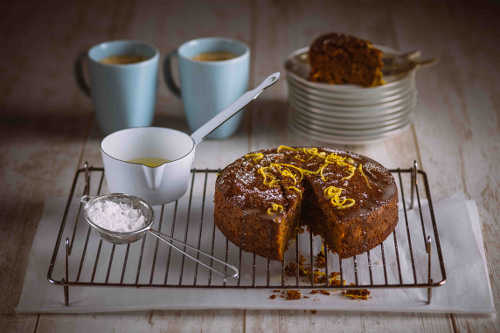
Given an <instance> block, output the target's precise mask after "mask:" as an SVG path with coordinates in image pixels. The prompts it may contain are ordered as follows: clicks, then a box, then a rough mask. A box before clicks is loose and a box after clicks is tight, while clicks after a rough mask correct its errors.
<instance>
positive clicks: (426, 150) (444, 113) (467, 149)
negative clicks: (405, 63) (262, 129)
mask: <svg viewBox="0 0 500 333" xmlns="http://www.w3.org/2000/svg"><path fill="white" fill-rule="evenodd" d="M393 8H394V17H395V21H399V22H400V23H401V24H403V22H404V27H405V29H402V30H401V31H400V32H399V33H400V35H399V37H400V38H399V39H400V41H401V44H402V45H405V46H407V47H422V48H423V51H424V54H426V55H429V56H438V57H439V58H440V63H439V64H438V65H437V66H435V68H432V69H429V70H422V71H421V73H419V77H418V83H419V86H418V88H419V92H420V93H421V94H422V95H424V94H425V96H426V99H425V105H423V107H422V108H421V109H420V110H419V113H418V117H417V119H416V135H417V137H418V141H419V146H420V149H421V151H422V163H423V166H424V167H425V168H426V169H427V170H429V171H430V173H429V178H430V181H431V186H432V187H433V188H434V189H436V190H437V197H444V196H447V195H451V194H453V193H454V192H456V191H463V192H465V193H466V195H467V196H468V197H469V198H471V199H474V200H475V201H476V203H477V204H478V208H479V214H480V219H481V222H482V229H483V237H484V241H485V248H486V256H487V260H488V269H489V273H490V280H491V284H492V289H493V296H494V300H495V304H496V308H497V316H496V317H488V316H486V317H470V316H459V315H453V316H452V320H453V326H454V328H455V330H458V331H481V332H486V331H491V332H494V331H498V330H499V329H500V319H499V317H498V309H499V306H500V280H499V279H498V267H500V251H499V249H500V242H499V239H500V223H499V220H498V216H499V215H500V194H499V193H500V192H499V190H498V188H499V187H498V185H499V184H500V176H499V174H498V172H496V171H495V170H496V169H497V166H498V164H499V163H500V153H499V152H500V146H499V143H500V104H499V102H498V96H499V93H500V90H499V88H498V87H499V84H500V80H499V78H498V75H499V74H500V72H499V69H498V65H497V63H498V59H499V58H500V50H499V49H498V47H494V46H493V44H491V41H493V40H498V29H499V28H500V25H499V24H498V20H497V17H498V15H499V14H500V7H499V6H498V5H497V4H493V3H491V2H487V1H479V2H474V4H470V3H467V2H460V3H457V2H453V1H450V2H448V3H447V4H445V3H439V4H437V3H436V2H427V3H425V4H421V3H418V4H413V3H412V4H401V5H397V6H394V7H393ZM409 13H411V14H409ZM422 27H425V29H428V33H426V34H422ZM410 45H411V46H410ZM453 273H454V272H450V274H453ZM455 274H456V272H455Z"/></svg>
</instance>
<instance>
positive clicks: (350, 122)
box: [292, 107, 413, 127]
mask: <svg viewBox="0 0 500 333" xmlns="http://www.w3.org/2000/svg"><path fill="white" fill-rule="evenodd" d="M292 109H293V110H294V112H295V113H296V114H298V115H300V116H301V117H302V118H305V119H307V120H310V121H311V123H316V124H318V125H322V124H324V125H325V126H328V125H334V126H338V127H344V126H345V127H356V126H358V127H380V126H384V125H386V124H390V123H393V122H397V121H400V120H402V119H405V118H408V117H409V116H410V114H411V112H412V111H413V109H412V108H408V109H407V110H405V111H404V112H400V113H397V114H395V115H390V117H387V116H384V117H375V118H359V119H356V118H351V119H349V118H338V117H325V116H319V115H311V114H309V113H307V112H304V111H303V110H301V109H300V108H293V107H292Z"/></svg>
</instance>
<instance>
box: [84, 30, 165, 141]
mask: <svg viewBox="0 0 500 333" xmlns="http://www.w3.org/2000/svg"><path fill="white" fill-rule="evenodd" d="M111 56H131V57H141V58H143V59H142V60H141V61H138V62H133V63H127V64H117V63H112V64H110V63H101V61H102V60H103V59H106V58H109V57H111ZM159 57H160V54H159V52H158V50H156V49H155V48H154V47H152V46H150V45H148V44H145V43H143V42H139V41H129V40H119V41H111V42H105V43H101V44H98V45H95V46H93V47H92V48H90V49H89V50H88V51H85V52H83V53H82V54H80V56H79V57H78V59H77V60H76V62H75V77H76V81H77V83H78V85H79V86H80V88H81V89H82V90H83V92H84V93H85V94H86V95H88V96H90V97H91V98H92V102H93V104H94V107H95V110H96V117H97V123H98V125H99V128H100V129H101V131H102V132H103V133H104V134H109V133H112V132H115V131H118V130H121V129H124V128H130V127H142V126H150V125H151V124H152V122H153V117H154V111H155V103H156V89H157V78H158V59H159ZM85 60H88V69H89V76H90V85H89V84H88V83H87V82H86V81H85V78H84V75H83V62H84V61H85Z"/></svg>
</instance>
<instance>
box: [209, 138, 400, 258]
mask: <svg viewBox="0 0 500 333" xmlns="http://www.w3.org/2000/svg"><path fill="white" fill-rule="evenodd" d="M397 200H398V194H397V188H396V184H395V182H394V178H393V177H392V175H391V174H390V172H389V171H388V170H387V169H385V168H384V167H383V166H382V165H380V164H379V163H377V162H376V161H374V160H372V159H370V158H368V157H365V156H362V155H358V154H355V153H350V152H345V151H341V150H334V149H329V148H314V147H313V148H311V147H288V146H279V147H278V148H274V149H267V150H261V151H257V152H253V153H250V154H247V155H245V156H243V157H241V158H239V159H237V160H236V161H234V162H233V163H231V164H230V165H228V166H227V167H226V168H224V169H223V170H222V171H221V173H220V174H219V176H218V177H217V181H216V185H215V198H214V201H215V207H214V220H215V224H216V225H217V227H218V228H219V229H220V230H221V231H222V233H223V234H224V235H225V236H226V237H227V238H228V239H229V240H230V241H231V242H233V243H234V244H236V245H238V246H239V247H241V248H242V249H243V250H246V251H250V252H255V253H256V254H258V255H261V256H264V257H267V258H271V259H277V260H281V261H282V260H283V257H284V253H285V251H286V248H287V246H288V242H289V240H291V239H294V238H295V235H296V233H297V231H298V229H299V228H300V227H301V226H302V225H306V226H307V227H308V228H309V229H310V230H311V231H312V232H313V233H314V234H319V235H321V237H322V238H323V239H324V241H325V243H326V244H327V245H328V248H329V249H330V250H332V251H334V252H336V253H338V255H339V256H340V257H341V258H346V257H350V256H353V255H357V254H360V253H362V252H365V251H367V250H369V249H371V248H373V247H375V246H377V245H378V244H380V243H381V242H383V241H384V239H385V238H386V237H387V236H388V235H389V234H390V233H391V232H392V231H393V230H394V228H395V227H396V224H397V221H398V210H397Z"/></svg>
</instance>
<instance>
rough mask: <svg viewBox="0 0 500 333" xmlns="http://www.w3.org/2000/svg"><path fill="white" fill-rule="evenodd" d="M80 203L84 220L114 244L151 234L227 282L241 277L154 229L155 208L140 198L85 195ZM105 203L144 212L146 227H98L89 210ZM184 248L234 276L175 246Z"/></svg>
mask: <svg viewBox="0 0 500 333" xmlns="http://www.w3.org/2000/svg"><path fill="white" fill-rule="evenodd" d="M80 201H81V202H82V203H83V204H84V206H83V214H82V216H83V219H84V220H85V221H86V222H87V223H88V224H89V225H90V226H91V227H92V228H93V229H94V230H95V231H96V232H97V234H98V235H99V236H100V237H101V238H103V239H105V240H107V241H109V242H111V243H114V244H129V243H133V242H135V241H138V240H140V239H142V238H143V237H144V236H145V235H146V233H148V232H149V234H151V235H153V236H154V237H156V238H158V239H159V240H160V241H162V242H163V243H165V244H167V245H168V246H170V247H172V248H173V249H175V250H176V251H178V252H180V253H182V254H183V255H184V256H186V257H187V258H189V259H191V260H193V261H195V262H197V263H198V264H200V265H201V266H202V267H205V268H206V269H208V270H211V271H212V272H214V273H216V274H217V275H219V276H221V277H223V278H224V280H226V279H227V278H229V277H232V278H237V277H238V275H239V272H238V269H237V268H236V267H235V266H233V265H230V264H228V263H227V262H225V261H223V260H221V259H218V258H216V257H214V256H212V255H210V254H208V253H206V252H204V251H201V250H199V249H197V248H195V247H193V246H191V245H189V244H186V243H184V242H182V241H180V240H177V239H175V238H173V237H170V236H168V235H165V234H163V233H161V232H159V231H157V230H154V229H152V226H153V222H154V211H153V208H152V207H151V206H150V205H149V204H148V203H147V202H146V201H144V200H142V199H141V198H139V197H136V196H133V195H127V194H123V193H111V194H104V195H99V196H88V195H84V196H82V197H81V199H80ZM104 201H112V202H114V203H117V204H124V205H127V206H129V207H131V208H133V209H138V210H140V211H141V212H142V214H143V215H144V218H145V220H146V222H145V225H144V227H142V228H140V229H138V230H134V231H129V232H117V231H112V230H108V229H105V228H103V227H101V226H99V225H97V224H96V223H95V222H93V221H92V220H91V219H90V217H89V215H88V210H89V209H90V208H91V207H92V206H93V205H95V204H96V203H98V202H104ZM174 243H175V244H177V245H180V246H183V247H184V248H188V249H190V250H192V251H194V252H197V253H198V254H199V255H202V256H205V257H206V258H208V259H210V260H213V261H214V262H216V263H219V264H221V265H223V266H226V267H227V268H228V269H230V270H231V271H233V272H234V273H233V274H226V273H224V272H221V271H218V270H217V269H215V268H214V267H213V266H210V265H208V264H206V263H204V262H203V261H201V260H199V259H197V258H195V257H193V256H192V255H190V254H189V253H187V252H185V251H183V250H181V249H180V248H179V247H178V246H176V245H175V244H174Z"/></svg>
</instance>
